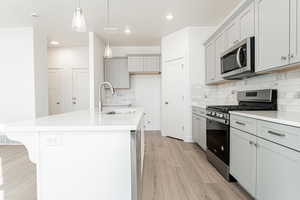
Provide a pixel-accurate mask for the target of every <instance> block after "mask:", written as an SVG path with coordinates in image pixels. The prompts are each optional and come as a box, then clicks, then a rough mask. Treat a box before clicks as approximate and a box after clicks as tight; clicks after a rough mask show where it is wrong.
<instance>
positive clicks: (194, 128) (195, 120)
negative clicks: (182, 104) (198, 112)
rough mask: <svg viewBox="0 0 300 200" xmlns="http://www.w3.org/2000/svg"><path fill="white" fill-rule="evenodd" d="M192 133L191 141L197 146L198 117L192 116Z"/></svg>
mask: <svg viewBox="0 0 300 200" xmlns="http://www.w3.org/2000/svg"><path fill="white" fill-rule="evenodd" d="M192 133H193V141H194V142H195V143H197V144H199V136H200V133H199V123H198V117H197V116H195V115H193V122H192Z"/></svg>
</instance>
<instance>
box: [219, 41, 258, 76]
mask: <svg viewBox="0 0 300 200" xmlns="http://www.w3.org/2000/svg"><path fill="white" fill-rule="evenodd" d="M254 68H255V39H254V37H249V38H246V39H245V40H243V41H241V42H239V43H238V44H236V45H235V46H233V47H231V48H230V49H229V50H227V51H225V52H224V53H223V54H222V55H221V74H222V77H223V78H224V79H227V80H232V79H242V78H245V77H250V76H253V75H254V74H255V73H254V72H255V69H254Z"/></svg>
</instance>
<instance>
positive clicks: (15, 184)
mask: <svg viewBox="0 0 300 200" xmlns="http://www.w3.org/2000/svg"><path fill="white" fill-rule="evenodd" d="M36 199H37V197H36V167H35V165H34V164H33V163H32V162H30V160H29V158H28V153H27V150H26V149H25V147H24V146H20V145H18V146H3V145H0V200H36Z"/></svg>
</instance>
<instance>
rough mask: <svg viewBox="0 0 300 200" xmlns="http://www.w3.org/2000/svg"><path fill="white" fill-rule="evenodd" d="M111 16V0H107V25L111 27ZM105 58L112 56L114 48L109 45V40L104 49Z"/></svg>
mask: <svg viewBox="0 0 300 200" xmlns="http://www.w3.org/2000/svg"><path fill="white" fill-rule="evenodd" d="M109 17H110V16H109V0H106V27H109V21H110V19H109ZM104 29H105V28H104ZM104 58H112V50H111V48H110V45H109V40H108V41H107V42H106V46H105V49H104Z"/></svg>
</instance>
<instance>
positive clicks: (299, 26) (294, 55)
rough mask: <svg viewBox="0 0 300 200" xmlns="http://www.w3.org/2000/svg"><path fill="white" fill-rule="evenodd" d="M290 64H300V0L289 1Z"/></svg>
mask: <svg viewBox="0 0 300 200" xmlns="http://www.w3.org/2000/svg"><path fill="white" fill-rule="evenodd" d="M290 8H291V15H290V16H291V17H290V19H291V32H290V34H291V35H290V37H291V39H290V47H291V49H290V62H291V63H297V62H300V49H299V48H300V34H299V33H300V0H291V6H290Z"/></svg>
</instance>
